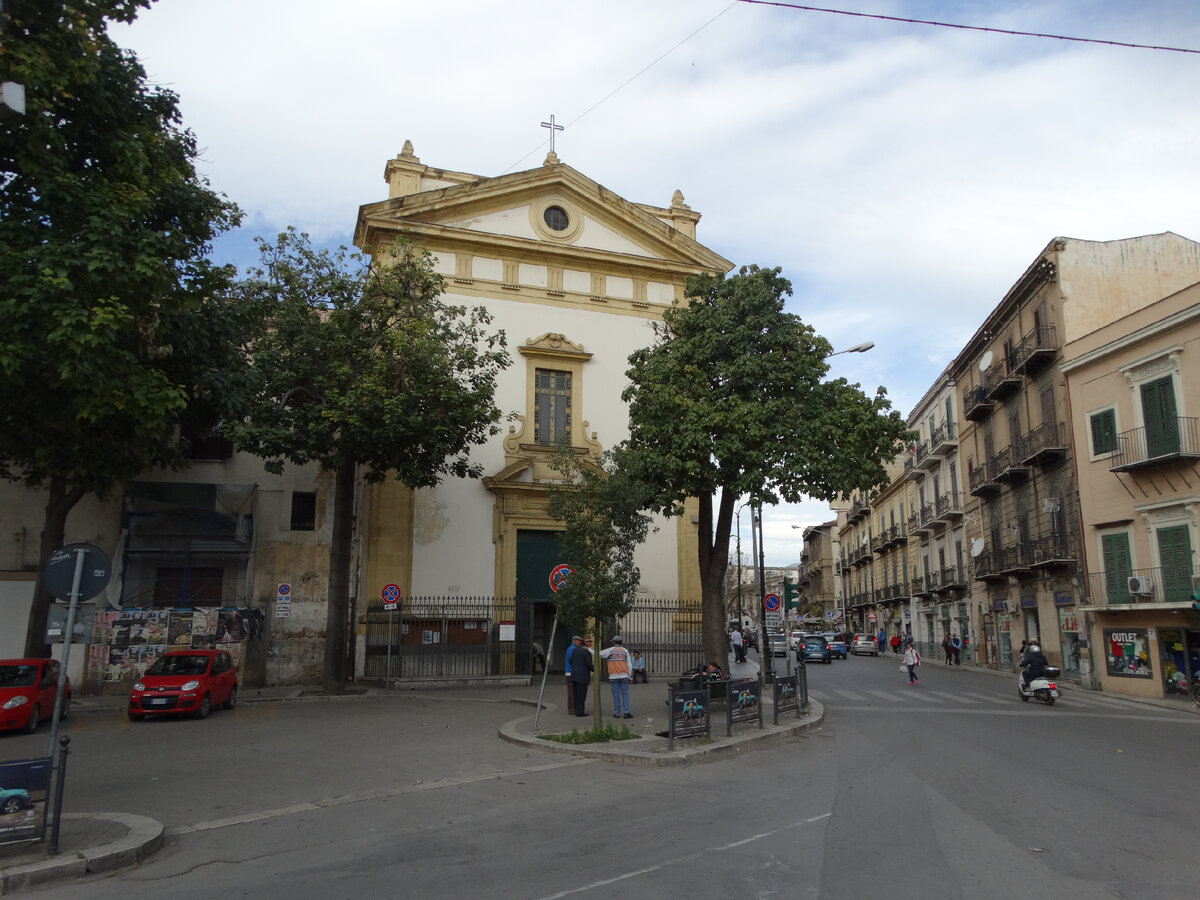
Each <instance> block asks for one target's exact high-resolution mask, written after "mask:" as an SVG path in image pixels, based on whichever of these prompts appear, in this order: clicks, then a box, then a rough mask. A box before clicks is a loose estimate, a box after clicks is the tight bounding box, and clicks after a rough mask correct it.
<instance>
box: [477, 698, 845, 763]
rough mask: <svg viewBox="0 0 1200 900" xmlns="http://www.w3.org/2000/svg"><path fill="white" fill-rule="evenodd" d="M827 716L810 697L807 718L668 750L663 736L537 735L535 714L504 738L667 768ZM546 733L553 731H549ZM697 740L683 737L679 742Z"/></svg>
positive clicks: (508, 727) (767, 740) (778, 738)
mask: <svg viewBox="0 0 1200 900" xmlns="http://www.w3.org/2000/svg"><path fill="white" fill-rule="evenodd" d="M556 708H557V707H555V706H554V705H553V704H546V705H545V706H544V707H543V711H545V712H551V711H553V710H554V709H556ZM824 719H825V707H824V706H823V705H822V704H821V703H820V702H818V701H816V700H812V699H810V700H809V712H808V715H807V716H805V717H804V718H803V719H801V720H799V721H797V722H794V723H791V724H786V725H783V724H781V725H770V724H764V726H763V727H762V728H755V729H752V730H748V731H744V732H741V733H740V734H734V736H733V737H726V736H724V735H720V736H716V737H712V739H711V742H710V743H707V744H700V745H698V746H694V747H686V746H685V747H679V748H678V749H675V750H668V749H667V746H668V744H667V739H666V738H663V737H658V736H655V737H642V738H639V739H636V740H629V741H616V742H613V743H610V744H608V745H598V744H594V745H593V744H560V743H558V742H557V741H545V740H541V739H540V738H539V737H538V736H537V735H535V734H532V733H530V732H528V731H524V730H522V727H523V726H524V727H528V726H529V724H530V723H531V722H532V721H533V716H524V717H522V718H520V719H513V720H512V721H510V722H505V723H504V724H503V725H501V726H500V731H499V736H500V739H501V740H504V741H507V742H508V743H510V744H517V745H519V746H524V747H530V748H535V749H537V750H543V751H547V752H550V753H565V754H568V755H571V756H583V757H587V758H590V759H596V760H600V761H602V762H611V763H618V764H620V765H626V766H647V767H651V768H656V767H657V768H663V767H667V766H685V765H691V764H693V763H700V762H713V761H715V760H718V759H725V758H727V757H730V756H738V755H740V754H742V753H746V752H749V751H751V750H759V749H762V748H763V747H767V746H773V745H775V744H778V743H781V742H782V741H785V740H788V739H789V738H793V737H796V736H797V735H801V734H804V733H806V732H809V731H814V730H816V729H818V728H820V727H821V725H822V723H823V722H824ZM546 733H552V732H550V731H547V732H546ZM689 740H694V739H693V738H680V739H679V741H689Z"/></svg>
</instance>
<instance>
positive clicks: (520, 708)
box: [0, 662, 824, 896]
mask: <svg viewBox="0 0 1200 900" xmlns="http://www.w3.org/2000/svg"><path fill="white" fill-rule="evenodd" d="M730 668H731V670H732V671H731V673H730V674H731V675H733V677H735V678H737V677H754V676H756V675H757V674H758V664H757V663H755V662H748V663H744V664H737V665H731V666H730ZM668 683H669V682H668V680H667V679H665V678H661V677H660V678H657V679H654V680H651V681H650V683H649V684H646V685H641V684H639V685H636V686H635V687H634V691H633V697H634V707H633V708H634V710H636V713H637V715H636V717H635V718H633V719H613V718H612V716H611V708H610V704H611V700H612V696H611V694H610V693H609V688H608V685H607V684H601V685H600V691H601V697H602V700H601V708H602V709H603V710H604V713H605V715H606V716H607V718H605V719H604V721H605V722H614V723H615V724H617V725H628V726H629V727H630V730H632V731H636V732H638V733H639V734H640V735H641V737H639V738H637V739H635V740H629V741H613V742H611V743H607V744H583V745H576V744H562V743H558V742H556V741H548V740H544V739H543V738H541V737H539V735H542V734H548V733H564V732H565V733H569V732H570V731H572V730H575V729H581V730H586V729H589V728H591V727H592V723H593V720H592V719H590V718H588V719H577V718H574V717H568V716H566V715H565V713H564V712H563V711H562V709H561V707H560V705H559V703H561V701H562V699H563V697H562V696H561V695H562V693H563V683H562V678H561V676H559V677H554V676H551V677H550V679H549V680H548V681H547V682H546V692H545V696H544V697H543V699H542V704H543V706H542V710H541V712H540V714H539V713H538V710H537V702H538V694H539V691H540V689H541V684H540V682H539V683H537V684H533V685H531V684H529V681H528V679H520V680H519V682H514V681H513V680H512V679H507V680H500V681H494V682H484V681H478V680H477V681H473V682H462V683H459V682H455V683H451V684H447V683H445V682H442V683H436V684H434V683H424V684H420V685H414V684H410V683H404V684H396V685H392V686H390V687H384V686H381V685H374V684H372V685H369V686H367V685H358V686H355V687H352V688H349V689H347V691H346V693H345V694H343V695H337V696H330V695H327V694H325V693H323V691H322V690H321V688H320V687H319V686H308V687H297V686H288V687H280V688H264V689H261V690H243V691H242V692H241V693H240V695H239V702H241V703H275V702H293V701H299V702H337V701H338V700H339V699H341V698H344V697H355V698H357V697H362V696H364V695H366V696H372V695H376V696H377V695H381V694H385V693H388V692H389V691H414V690H416V691H420V692H422V693H423V692H427V691H428V692H440V691H450V692H453V693H456V694H467V693H469V694H471V695H476V696H477V695H478V694H479V692H481V691H484V690H486V691H488V692H490V693H493V694H494V695H496V696H497V697H498V698H502V699H506V700H508V701H510V702H512V703H513V704H514V713H515V715H514V717H513V718H512V719H511V720H509V721H508V722H506V723H505V724H504V725H502V726H501V728H500V731H499V735H498V736H499V737H500V739H502V740H505V741H509V742H511V743H515V744H523V745H526V746H528V747H530V748H532V749H537V750H541V751H544V752H548V753H564V754H569V755H574V756H585V757H591V758H594V759H599V760H604V761H607V762H613V763H619V764H623V765H642V766H671V765H685V764H688V763H693V762H701V761H709V760H714V759H721V758H725V757H729V756H734V755H737V754H739V753H743V752H746V751H748V750H752V749H758V748H761V747H763V746H766V745H768V744H771V743H774V742H778V741H781V740H784V739H786V738H788V737H791V736H793V735H796V734H800V733H802V732H804V731H808V730H810V729H813V728H817V727H819V726H820V724H821V721H822V719H823V718H824V708H823V707H822V706H821V705H820V704H819V703H816V702H815V701H814V702H812V703H811V705H810V709H809V711H808V713H807V715H804V716H801V717H797V716H796V714H795V713H787V714H786V715H785V716H783V717H781V721H780V724H779V725H773V724H771V719H772V712H773V709H772V706H771V704H770V703H769V702H768V703H764V705H763V724H764V727H763V728H761V729H760V728H759V727H758V726H757V725H751V724H748V725H737V726H734V734H733V736H732V737H729V736H726V734H725V730H726V725H725V718H724V707H723V706H718V707H717V715H716V717H715V719H716V721H714V722H713V724H712V728H711V736H710V737H709V738H703V737H693V738H678V739H676V741H675V749H674V750H670V749H669V748H668V740H667V738H665V737H661V736H659V735H658V734H657V732H660V731H662V732H665V731H666V730H667V727H668V721H667V711H668V710H667V705H666V702H665V701H666V697H667V686H668ZM588 699H589V704H588V706H589V708H591V701H594V699H595V697H594V692H593V691H589V697H588ZM554 701H559V703H555V702H554ZM126 702H127V701H126V698H125V697H124V696H121V697H78V698H76V700H75V709H76V710H78V711H84V710H87V709H89V708H90V709H109V708H111V709H113V710H114V711H117V710H122V709H124V706H125V703H126ZM535 720H536V721H537V729H536V730H535V729H534V722H535ZM477 746H479V747H481V748H486V744H479V745H477ZM483 752H486V749H484V751H483ZM162 842H163V826H162V824H161V823H160V822H158V821H156V820H154V819H150V818H147V817H145V816H136V815H130V814H126V813H64V814H63V822H62V827H61V830H60V833H59V842H58V843H59V854H58V855H57V856H48V855H47V852H48V849H49V833H47V839H46V841H44V842H41V843H33V844H11V845H5V846H0V896H9V895H12V894H15V893H18V892H20V891H27V890H33V889H36V888H42V887H45V886H47V885H50V884H54V883H61V882H66V881H75V880H78V879H81V878H83V877H84V876H85V875H94V874H101V873H106V872H112V871H114V870H116V869H120V868H126V867H130V866H134V865H137V864H138V863H139V862H140V861H142V860H143V859H145V858H146V857H147V856H149V855H150V854H152V853H153V852H154V851H155V850H157V849H158V848H159V847H160V846H161V845H162Z"/></svg>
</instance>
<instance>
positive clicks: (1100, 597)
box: [1087, 565, 1200, 608]
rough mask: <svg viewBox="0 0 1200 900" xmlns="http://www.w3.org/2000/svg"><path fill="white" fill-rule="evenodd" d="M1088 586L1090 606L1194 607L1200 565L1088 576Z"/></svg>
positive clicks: (1101, 573)
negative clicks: (1146, 604) (1170, 605)
mask: <svg viewBox="0 0 1200 900" xmlns="http://www.w3.org/2000/svg"><path fill="white" fill-rule="evenodd" d="M1087 585H1088V599H1087V605H1088V606H1118V607H1121V606H1134V605H1137V604H1141V603H1159V604H1163V603H1165V604H1172V605H1178V606H1179V607H1180V608H1184V607H1187V608H1191V607H1192V606H1193V605H1194V604H1195V603H1196V602H1197V600H1196V593H1197V591H1198V590H1200V565H1194V566H1191V567H1190V568H1189V567H1188V566H1186V565H1184V566H1170V567H1166V566H1160V567H1158V568H1154V569H1128V570H1120V571H1114V572H1099V573H1096V574H1094V575H1089V576H1088V581H1087Z"/></svg>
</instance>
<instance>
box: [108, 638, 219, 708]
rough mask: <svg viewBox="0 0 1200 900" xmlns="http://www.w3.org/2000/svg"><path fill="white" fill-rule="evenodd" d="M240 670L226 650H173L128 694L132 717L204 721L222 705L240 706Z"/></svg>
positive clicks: (160, 659)
mask: <svg viewBox="0 0 1200 900" xmlns="http://www.w3.org/2000/svg"><path fill="white" fill-rule="evenodd" d="M237 689H238V686H237V671H236V670H235V669H234V667H233V660H232V659H231V658H230V656H229V654H228V653H226V652H225V651H224V650H172V651H170V652H169V653H164V654H163V655H162V656H160V657H159V658H158V661H157V662H155V663H154V665H152V666H151V667H150V668H149V669H147V670H146V674H145V675H143V676H142V677H141V678H139V679H138V680H137V682H136V683H135V684H134V685H133V690H132V691H130V692H129V718H130V719H131V720H132V721H134V722H138V721H140V720H142V719H144V718H145V717H146V716H164V715H165V716H175V715H187V716H193V717H194V718H197V719H203V718H205V717H206V716H207V715H208V714H209V712H210V711H211V710H212V708H213V706H215V705H216V704H218V703H220V704H222V705H224V707H225V708H226V709H233V708H234V706H236V705H237Z"/></svg>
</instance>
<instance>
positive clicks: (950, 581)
mask: <svg viewBox="0 0 1200 900" xmlns="http://www.w3.org/2000/svg"><path fill="white" fill-rule="evenodd" d="M941 583H942V588H943V589H944V590H950V589H951V588H959V589H963V590H965V589H966V587H967V570H966V567H965V566H946V568H944V569H942V572H941Z"/></svg>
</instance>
